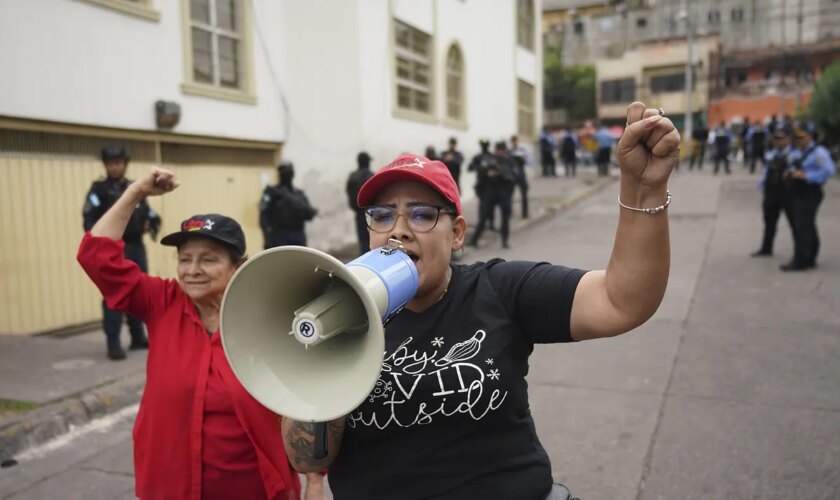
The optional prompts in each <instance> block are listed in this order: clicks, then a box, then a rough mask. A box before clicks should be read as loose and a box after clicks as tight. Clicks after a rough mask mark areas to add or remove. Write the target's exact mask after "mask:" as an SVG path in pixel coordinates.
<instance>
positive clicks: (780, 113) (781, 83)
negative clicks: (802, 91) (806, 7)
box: [779, 0, 788, 118]
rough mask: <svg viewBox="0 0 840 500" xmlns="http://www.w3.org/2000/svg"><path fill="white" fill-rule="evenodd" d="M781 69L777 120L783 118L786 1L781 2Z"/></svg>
mask: <svg viewBox="0 0 840 500" xmlns="http://www.w3.org/2000/svg"><path fill="white" fill-rule="evenodd" d="M781 24H782V68H781V70H780V71H779V118H782V117H784V116H785V114H786V113H785V108H786V106H785V99H786V97H785V69H786V68H787V57H788V56H787V0H782V16H781Z"/></svg>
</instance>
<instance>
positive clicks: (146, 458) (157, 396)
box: [78, 168, 322, 500]
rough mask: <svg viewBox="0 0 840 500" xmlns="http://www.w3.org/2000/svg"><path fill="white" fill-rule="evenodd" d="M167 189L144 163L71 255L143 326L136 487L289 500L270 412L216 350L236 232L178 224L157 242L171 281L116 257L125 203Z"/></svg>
mask: <svg viewBox="0 0 840 500" xmlns="http://www.w3.org/2000/svg"><path fill="white" fill-rule="evenodd" d="M177 187H178V182H177V181H176V180H175V177H174V176H173V175H172V173H171V172H169V171H167V170H163V169H160V168H153V169H152V170H151V172H150V173H149V174H148V175H147V176H146V177H145V178H143V179H141V180H139V181H137V182H135V183H133V184H131V185H130V186H129V187H128V189H126V191H125V193H124V194H123V195H122V197H120V199H119V200H118V201H117V202H116V203H115V204H114V206H113V207H111V209H110V210H109V211H108V212H107V213H105V215H103V216H102V218H101V219H99V221H98V222H97V223H96V225H94V226H93V228H91V230H90V232H89V233H87V234H85V236H84V238H83V239H82V243H81V246H80V247H79V252H78V260H79V263H80V264H81V265H82V268H84V270H85V272H86V273H87V274H88V276H89V277H90V279H91V280H92V281H93V282H94V283H95V284H96V286H97V287H98V288H99V290H100V291H101V292H102V295H103V296H104V297H105V301H106V302H107V304H108V306H109V307H111V308H112V309H115V310H119V311H123V312H126V313H128V314H131V315H133V316H135V317H138V318H141V319H142V320H143V321H144V322H145V323H146V326H147V327H148V330H149V354H148V360H147V364H146V388H145V390H144V392H143V399H142V401H141V403H140V410H139V413H138V415H137V421H136V422H135V425H134V471H135V478H136V479H135V481H136V485H135V492H136V494H137V496H138V497H140V498H149V499H153V498H184V499H186V498H190V499H194V500H199V499H205V500H206V499H220V500H221V499H231V498H248V499H251V498H269V499H278V500H292V499H299V498H300V481H299V479H298V475H297V474H296V473H295V471H294V470H292V468H291V466H290V465H289V461H288V459H287V457H286V454H285V452H284V446H283V442H282V437H281V434H280V429H279V426H278V424H277V416H276V415H275V414H273V413H272V412H271V411H269V410H268V409H266V408H265V407H263V406H262V405H260V404H259V403H258V402H257V401H256V400H254V399H253V398H252V397H251V396H250V395H249V394H248V393H247V392H246V391H245V389H243V388H242V386H241V385H240V384H239V381H238V380H237V379H236V377H234V375H233V372H232V371H231V368H230V366H229V364H228V361H227V358H226V357H225V354H224V351H223V350H222V346H221V341H220V335H219V306H220V303H221V300H222V295H223V293H224V291H225V287H226V286H227V284H228V282H229V281H230V279H231V277H232V276H233V274H234V272H235V271H236V269H237V268H238V267H239V266H240V265H241V264H242V263H243V262H244V261H245V234H244V233H243V232H242V228H241V227H240V226H239V224H238V223H237V222H236V221H235V220H233V219H231V218H229V217H225V216H223V215H219V214H206V215H194V216H192V217H190V218H189V219H187V220H185V221H183V222H182V223H181V228H180V230H179V231H176V232H174V233H172V234H170V235H168V236H166V237H165V238H163V239H162V240H161V243H162V244H164V245H169V246H174V247H176V248H177V251H178V268H177V274H178V279H177V281H176V280H171V279H161V278H157V277H153V276H149V275H147V274H145V273H143V272H141V271H140V269H139V268H138V267H137V264H135V263H134V262H131V261H130V260H127V259H126V258H124V256H123V246H124V245H123V242H122V236H123V232H124V231H125V228H126V225H127V224H128V221H129V219H130V218H131V215H132V212H133V210H134V207H135V206H136V205H137V204H138V203H140V202H141V201H143V200H144V199H146V198H147V197H148V196H156V195H162V194H165V193H168V192H170V191H172V190H174V189H175V188H177ZM321 484H322V480H321V476H320V475H319V474H312V475H310V477H309V478H308V481H307V495H313V497H315V498H317V496H319V495H317V494H320V488H321ZM307 498H309V496H307Z"/></svg>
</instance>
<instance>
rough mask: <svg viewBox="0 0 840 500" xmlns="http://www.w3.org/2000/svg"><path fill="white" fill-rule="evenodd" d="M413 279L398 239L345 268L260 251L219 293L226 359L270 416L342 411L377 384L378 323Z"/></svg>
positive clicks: (312, 255) (310, 256)
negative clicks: (268, 411) (220, 296)
mask: <svg viewBox="0 0 840 500" xmlns="http://www.w3.org/2000/svg"><path fill="white" fill-rule="evenodd" d="M417 285H418V275H417V268H416V267H415V266H414V263H413V262H412V261H411V258H410V257H409V256H408V255H407V254H406V253H405V251H404V248H403V247H402V245H401V244H400V242H399V241H397V240H389V242H388V245H386V246H384V247H382V248H378V249H374V250H371V251H370V252H368V253H366V254H364V255H362V256H361V257H359V258H358V259H356V260H354V261H352V262H350V263H348V264H346V265H345V264H344V263H342V262H341V261H339V260H338V259H336V258H334V257H332V256H331V255H329V254H326V253H324V252H319V251H318V250H314V249H311V248H306V247H297V246H285V247H278V248H271V249H268V250H265V251H263V252H261V253H259V254H257V255H256V256H254V257H253V258H252V259H250V260H248V261H247V262H245V264H243V265H242V266H241V267H240V268H239V269H238V270H237V271H236V273H235V274H234V275H233V278H232V279H231V281H230V283H229V284H228V286H227V289H226V290H225V294H224V297H223V299H222V307H221V318H220V327H221V335H222V346H223V348H224V351H225V355H226V356H227V358H228V361H229V362H230V366H231V368H233V372H234V374H235V375H236V377H237V378H238V379H239V381H240V383H241V384H242V386H243V387H244V388H245V390H246V391H248V392H249V393H250V394H251V395H252V396H253V397H254V399H256V400H257V401H259V402H260V403H261V404H262V405H263V406H265V407H267V408H269V409H270V410H272V411H274V412H275V413H277V414H279V415H283V416H286V417H290V418H293V419H295V420H299V421H305V422H324V421H328V420H332V419H335V418H338V417H341V416H344V415H346V414H347V413H349V412H350V411H352V410H353V409H354V408H356V407H357V406H358V405H359V404H360V403H361V402H362V401H363V400H364V399H365V398H366V397H367V396H368V395H369V394H370V391H371V390H372V389H373V386H374V385H375V384H376V381H377V379H378V378H379V372H380V369H381V367H382V361H383V357H384V355H385V332H384V328H383V324H386V323H387V322H388V321H389V320H390V319H391V318H393V317H394V315H396V314H397V313H399V311H401V310H402V308H403V307H404V306H405V304H406V303H407V302H408V301H409V300H411V299H412V298H413V297H414V295H415V294H416V293H417Z"/></svg>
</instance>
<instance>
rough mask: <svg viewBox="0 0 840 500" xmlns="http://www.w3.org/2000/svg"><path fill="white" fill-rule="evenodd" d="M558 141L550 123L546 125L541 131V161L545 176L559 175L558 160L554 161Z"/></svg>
mask: <svg viewBox="0 0 840 500" xmlns="http://www.w3.org/2000/svg"><path fill="white" fill-rule="evenodd" d="M556 146H557V145H556V141H555V139H554V135H553V134H552V133H551V129H549V128H548V125H544V126H543V128H542V131H541V132H540V163H541V164H542V175H543V177H549V176H550V177H557V172H556V170H555V169H556V167H557V162H555V161H554V149H555V148H556Z"/></svg>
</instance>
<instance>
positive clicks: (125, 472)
mask: <svg viewBox="0 0 840 500" xmlns="http://www.w3.org/2000/svg"><path fill="white" fill-rule="evenodd" d="M735 170H736V173H735V175H733V176H732V177H726V178H722V177H712V176H711V175H710V174H709V173H708V172H703V173H700V174H698V173H687V172H681V173H679V174H675V176H674V178H673V180H672V182H671V184H670V188H671V192H672V194H673V195H674V201H673V204H672V206H671V208H670V219H671V231H672V234H671V241H672V273H671V278H670V282H669V288H668V293H667V295H666V298H665V301H664V303H663V305H662V307H661V308H660V310H659V312H658V313H657V314H656V316H655V317H654V319H653V320H651V321H650V322H648V323H647V324H646V325H644V326H642V327H641V328H639V329H638V330H637V331H635V332H633V333H631V334H628V335H625V336H623V337H619V338H615V339H608V340H600V341H592V342H586V343H581V344H574V345H546V346H538V347H537V349H536V350H535V352H534V355H533V356H532V363H531V373H530V376H529V382H530V395H531V404H532V408H533V412H534V418H535V420H536V423H537V428H538V432H539V434H540V438H541V440H542V442H543V445H544V446H545V448H546V449H547V450H548V452H549V454H550V456H551V460H552V465H553V469H554V476H555V479H556V480H558V481H560V482H563V483H565V484H567V485H568V486H569V487H570V488H571V489H572V491H573V492H574V493H575V494H576V495H578V496H580V497H581V498H582V499H583V500H595V499H598V500H601V499H607V500H655V499H656V500H658V499H662V500H672V499H680V500H683V499H686V500H690V499H707V498H725V499H767V500H770V499H779V500H781V499H790V498H807V499H809V500H820V499H825V500H829V499H836V498H840V474H838V473H837V471H838V470H840V370H838V368H837V367H838V362H837V360H838V358H840V196H838V194H840V183H838V182H837V181H836V180H833V181H831V182H830V183H829V184H830V186H829V189H828V191H827V195H826V200H825V202H824V204H823V206H822V208H821V212H820V218H819V225H820V230H821V237H822V255H821V257H820V261H819V264H820V267H819V268H818V269H817V270H815V271H809V272H806V273H800V274H792V275H791V274H782V273H781V272H779V270H778V265H779V264H780V263H783V262H785V261H786V260H787V259H789V257H790V255H791V254H792V245H791V238H790V232H789V230H788V228H787V226H786V222H785V221H782V222H781V223H780V230H779V235H778V238H777V248H776V256H775V257H773V258H770V259H752V258H750V257H749V253H750V252H752V251H753V250H755V249H756V248H757V245H758V243H759V239H760V236H761V211H760V194H759V193H758V192H757V190H756V189H755V187H754V184H755V177H752V178H749V177H747V176H745V175H744V174H742V173H741V172H742V171H741V170H740V167H739V166H736V168H735ZM534 182H535V183H539V182H540V179H535V180H534ZM617 194H618V186H617V184H613V185H612V186H610V187H608V188H607V189H605V190H603V191H602V192H600V193H598V194H596V195H595V196H593V197H592V198H590V199H587V200H586V201H584V202H583V203H581V204H580V205H578V206H577V207H575V208H572V209H571V210H569V211H567V212H564V213H561V214H559V215H558V216H556V217H553V218H552V219H550V220H548V221H546V222H543V223H541V224H538V225H535V226H532V227H530V228H528V229H525V230H523V231H522V232H519V233H516V234H514V235H513V237H512V239H511V244H512V249H511V250H506V251H502V250H500V249H499V248H498V243H497V242H495V243H487V244H486V245H484V247H483V248H482V249H481V250H479V251H473V252H471V253H469V254H468V255H467V256H466V258H465V260H467V261H470V260H484V259H488V258H491V257H493V256H502V257H504V258H507V259H528V260H547V261H550V262H553V263H557V264H565V265H570V266H576V267H583V268H602V267H603V266H604V265H605V264H606V262H607V260H608V258H609V254H610V250H611V242H612V238H613V233H614V228H615V224H616V220H617V214H618V208H617V205H616V196H617ZM467 215H468V216H471V215H472V214H467ZM639 286H640V287H643V286H644V283H640V284H639ZM135 411H136V408H133V407H129V408H126V409H125V410H122V411H121V413H118V414H116V415H113V416H110V417H108V418H107V419H105V420H97V421H94V422H91V423H90V424H87V425H86V426H85V427H83V428H81V429H79V430H77V431H75V432H76V434H77V435H76V436H69V437H66V438H64V439H63V441H60V442H51V443H48V444H46V445H43V446H42V447H40V448H36V449H34V450H30V451H29V452H27V453H25V454H23V455H20V456H18V457H17V458H18V460H19V462H20V463H19V464H18V465H17V466H14V467H10V468H6V469H1V470H0V499H3V500H6V499H15V500H18V499H40V498H50V497H61V498H68V499H75V498H79V499H82V498H85V499H91V498H132V497H133V496H132V495H131V493H132V491H133V477H132V466H131V463H132V462H131V444H130V429H131V423H132V421H133V415H134V412H135Z"/></svg>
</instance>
